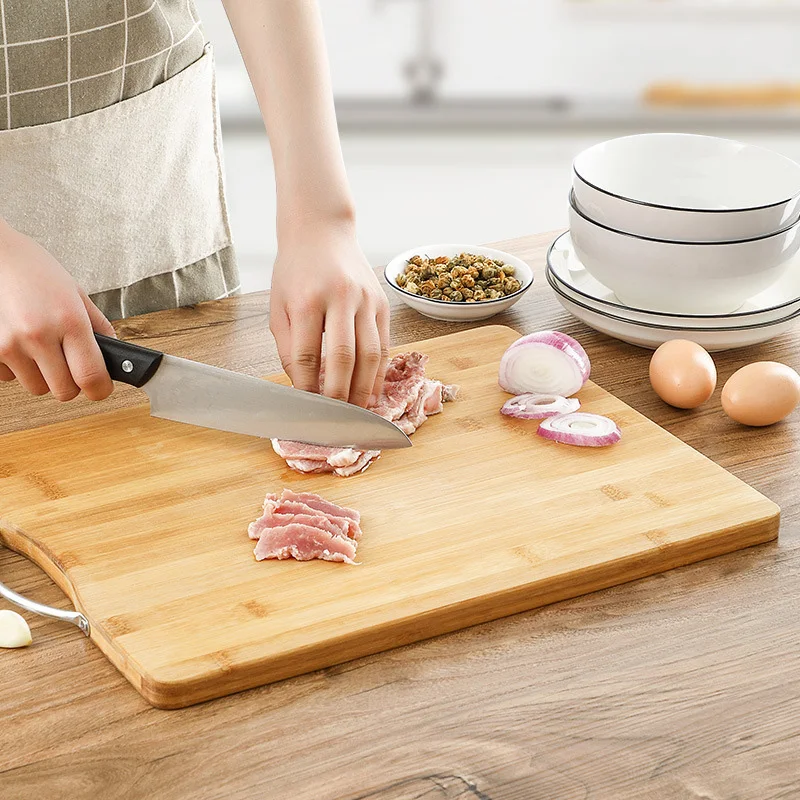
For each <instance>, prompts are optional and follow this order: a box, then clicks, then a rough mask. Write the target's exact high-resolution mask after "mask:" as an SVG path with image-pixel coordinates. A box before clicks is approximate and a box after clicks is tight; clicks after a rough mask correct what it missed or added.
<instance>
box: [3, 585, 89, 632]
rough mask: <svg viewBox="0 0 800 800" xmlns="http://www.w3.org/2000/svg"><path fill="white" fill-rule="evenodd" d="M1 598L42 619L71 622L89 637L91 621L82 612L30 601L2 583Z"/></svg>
mask: <svg viewBox="0 0 800 800" xmlns="http://www.w3.org/2000/svg"><path fill="white" fill-rule="evenodd" d="M0 597H4V598H5V599H6V600H8V602H9V603H13V604H14V605H15V606H19V607H20V608H24V609H25V610H26V611H30V612H32V613H33V614H39V615H40V616H42V617H50V618H51V619H57V620H60V621H61V622H69V623H70V624H72V625H75V626H76V627H78V628H80V629H81V630H82V631H83V632H84V634H85V635H86V636H88V635H89V630H90V629H89V620H88V619H86V617H84V616H83V614H81V613H80V611H65V610H63V609H61V608H53V607H52V606H46V605H43V604H42V603H37V602H36V601H35V600H29V599H28V598H27V597H23V596H22V595H21V594H17V593H16V592H15V591H12V590H11V589H9V588H8V586H6V585H5V584H4V583H0Z"/></svg>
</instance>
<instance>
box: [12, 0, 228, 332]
mask: <svg viewBox="0 0 800 800" xmlns="http://www.w3.org/2000/svg"><path fill="white" fill-rule="evenodd" d="M162 2H165V0H162ZM0 5H2V3H0ZM9 5H10V4H8V3H6V4H5V6H6V8H8V7H9ZM73 5H74V6H79V5H80V4H75V3H73ZM156 6H157V4H156V3H153V4H152V5H151V6H150V7H149V8H150V9H151V10H152V11H153V13H155V12H157V11H161V12H162V15H163V8H157V7H156ZM186 7H187V6H185V8H186ZM138 15H139V16H140V17H142V16H144V12H139V13H138ZM164 20H165V22H168V21H169V19H168V18H167V16H166V15H164ZM129 22H130V20H126V21H125V36H126V48H125V49H126V51H127V49H128V41H127V37H128V24H129ZM120 24H122V23H120ZM99 27H100V28H101V29H103V30H105V29H107V28H111V27H112V25H110V24H107V25H102V26H99ZM132 27H133V26H132V23H131V28H132ZM93 31H94V28H93V29H92V31H91V32H93ZM190 33H191V31H190ZM165 35H166V34H165ZM170 35H171V36H172V37H173V41H174V32H173V31H172V30H171V29H170ZM200 35H201V34H200ZM9 41H10V42H11V45H10V46H11V47H14V46H16V45H15V43H14V41H13V39H12V40H9ZM70 41H73V42H74V41H75V34H73V35H72V38H71V40H70ZM21 44H22V45H26V46H27V45H28V44H29V43H28V42H22V43H21ZM71 46H72V47H73V48H74V47H75V45H74V44H72V45H71ZM7 49H9V51H10V52H12V54H13V52H14V51H11V50H10V48H7ZM198 49H199V48H198ZM76 52H77V51H76ZM200 52H201V56H200V57H199V58H197V59H196V60H194V61H193V62H192V63H190V64H189V66H186V67H184V68H182V69H181V70H180V71H179V72H177V74H174V75H173V76H171V77H167V78H166V79H165V80H162V81H161V82H159V83H158V84H157V85H155V86H154V87H153V88H149V89H147V90H144V91H141V92H140V93H138V94H135V95H134V96H130V97H127V98H125V99H122V100H121V101H119V102H114V103H112V104H111V105H106V106H105V107H102V108H97V109H95V110H91V111H88V112H87V113H81V114H78V115H77V116H68V117H67V118H65V119H59V120H56V121H53V122H46V123H42V124H33V125H28V126H25V127H14V121H15V118H18V116H19V115H17V114H16V110H17V109H24V107H23V106H21V105H20V104H19V103H18V101H19V99H20V98H22V99H26V98H25V97H24V95H25V94H26V91H25V89H24V88H23V89H21V90H20V89H17V90H16V91H14V85H13V84H11V85H9V84H7V87H6V89H7V93H8V95H7V98H6V99H8V100H9V102H8V108H7V112H8V122H9V124H8V125H7V126H5V127H6V130H0V198H2V200H0V213H2V215H3V216H4V217H5V218H6V219H7V221H8V222H9V224H11V225H12V226H13V227H15V228H17V229H18V230H21V231H23V232H25V233H27V234H28V235H30V236H32V237H33V238H35V239H36V240H37V241H39V242H40V243H41V244H43V245H44V246H45V247H46V248H47V249H48V250H49V251H50V252H51V253H53V255H54V256H55V257H56V258H58V259H59V261H60V262H61V263H62V264H63V266H64V267H65V268H66V269H67V270H68V271H69V272H70V273H72V275H73V276H74V277H75V278H76V280H77V281H78V283H79V284H80V285H81V286H82V287H83V288H84V289H85V291H86V292H87V293H89V294H90V295H91V296H92V297H93V299H95V300H96V301H97V302H98V303H99V305H100V306H101V308H102V309H103V310H104V311H105V312H106V313H107V314H108V315H109V316H110V317H112V318H115V317H119V316H125V315H130V314H132V313H141V312H143V311H148V310H154V309H155V308H159V307H169V306H175V305H179V304H185V303H194V302H199V301H200V300H205V299H212V298H213V297H216V296H220V295H224V294H228V293H231V292H232V291H235V289H236V288H237V287H236V286H235V285H232V284H234V282H235V281H236V271H235V262H234V260H233V253H232V249H231V235H230V227H229V224H228V217H227V209H226V204H225V195H224V179H223V164H222V152H221V140H220V129H219V116H218V108H217V98H216V93H215V83H214V70H213V56H212V52H211V48H210V46H209V45H206V46H205V47H204V48H203V49H202V50H201V51H200ZM168 57H169V54H168ZM150 58H152V57H151V56H148V57H146V58H145V59H142V61H147V60H149V59H150ZM73 63H75V62H74V61H73ZM123 63H124V64H125V65H126V68H127V69H128V70H129V72H128V75H129V80H133V79H135V73H134V71H133V70H134V65H133V62H131V63H130V64H128V62H127V61H125V62H123ZM116 71H117V72H118V70H116ZM124 72H125V70H124V69H123V70H122V73H123V74H122V75H118V76H114V77H115V78H116V80H119V79H120V78H121V85H122V90H121V91H120V95H122V94H123V91H124V85H125V77H124ZM163 72H164V75H167V65H166V64H165V65H164V70H163ZM73 74H74V73H73ZM103 74H104V75H107V74H108V73H107V72H105V73H103ZM145 77H146V78H147V79H148V80H149V79H151V76H145ZM68 78H69V74H68ZM76 86H77V83H75V84H73V85H71V86H69V87H68V90H69V105H70V106H71V108H70V109H69V110H70V113H73V112H74V110H75V108H74V106H75V105H76V104H77V100H78V98H79V97H80V93H79V92H78V91H77V90H76V88H75V87H76ZM37 91H39V90H37ZM48 91H49V90H48ZM42 96H43V97H44V94H43V95H42ZM11 100H13V103H12V102H11ZM2 110H3V109H2V105H0V116H2ZM12 113H13V114H14V117H12ZM195 273H196V276H195ZM195 277H196V278H199V280H196V279H195ZM126 294H130V298H131V300H132V301H133V300H135V302H130V303H128V305H129V306H131V305H133V306H135V307H134V308H130V307H129V308H125V305H126V304H125V297H126ZM181 295H183V296H181ZM104 306H105V307H104Z"/></svg>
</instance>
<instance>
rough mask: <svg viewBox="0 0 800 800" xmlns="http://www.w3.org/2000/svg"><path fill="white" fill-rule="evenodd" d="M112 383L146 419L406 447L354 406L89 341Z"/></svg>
mask: <svg viewBox="0 0 800 800" xmlns="http://www.w3.org/2000/svg"><path fill="white" fill-rule="evenodd" d="M95 339H96V340H97V343H98V345H99V346H100V351H101V352H102V354H103V359H104V360H105V363H106V368H107V369H108V372H109V375H110V376H111V378H112V380H115V381H120V382H121V383H127V384H129V385H130V386H135V387H137V388H140V389H143V390H144V392H145V393H146V394H147V396H148V397H149V398H150V414H151V416H154V417H161V418H164V419H170V420H174V421H175V422H184V423H187V424H189V425H198V426H200V427H203V428H215V429H217V430H221V431H229V432H231V433H241V434H245V435H248V436H259V437H262V438H267V439H289V440H291V441H296V442H305V443H308V444H316V445H323V446H327V447H352V448H354V449H356V450H385V449H391V448H401V447H410V446H411V440H410V439H409V438H408V436H406V435H405V434H404V433H403V432H402V431H401V430H400V429H399V428H398V427H397V426H396V425H394V424H392V423H391V422H389V421H388V420H386V419H384V418H383V417H380V416H378V415H377V414H374V413H373V412H372V411H367V410H366V409H364V408H360V407H359V406H355V405H352V404H350V403H345V402H343V401H341V400H333V399H332V398H330V397H323V396H322V395H319V394H314V393H312V392H304V391H301V390H300V389H293V388H290V387H288V386H281V385H280V384H277V383H272V381H265V380H261V379H259V378H253V377H251V376H249V375H242V374H240V373H238V372H231V371H230V370H227V369H220V368H219V367H212V366H210V365H209V364H201V363H199V362H197V361H190V360H188V359H185V358H178V357H177V356H171V355H167V354H165V353H161V352H159V351H158V350H151V349H150V348H147V347H142V346H141V345H136V344H132V343H131V342H124V341H121V340H119V339H113V338H111V337H108V336H102V335H101V334H95Z"/></svg>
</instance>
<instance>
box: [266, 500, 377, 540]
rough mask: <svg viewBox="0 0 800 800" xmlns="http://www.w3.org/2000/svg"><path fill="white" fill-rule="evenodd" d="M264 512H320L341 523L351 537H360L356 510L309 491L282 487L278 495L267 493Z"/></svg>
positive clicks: (267, 513) (358, 515)
mask: <svg viewBox="0 0 800 800" xmlns="http://www.w3.org/2000/svg"><path fill="white" fill-rule="evenodd" d="M264 514H265V515H269V514H311V515H319V514H321V515H323V516H325V517H327V518H328V519H329V520H331V521H333V522H335V523H336V524H341V525H342V526H343V528H344V529H345V532H346V534H347V535H348V536H349V537H350V538H351V539H355V540H356V541H358V540H359V539H360V538H361V527H360V525H359V521H360V519H361V515H360V514H359V513H358V511H354V510H353V509H352V508H346V507H344V506H337V505H336V503H331V502H329V501H328V500H324V499H323V498H321V497H320V496H319V495H316V494H311V493H310V492H301V493H297V492H293V491H291V490H290V489H284V490H283V493H282V494H281V496H280V497H278V495H267V500H265V501H264Z"/></svg>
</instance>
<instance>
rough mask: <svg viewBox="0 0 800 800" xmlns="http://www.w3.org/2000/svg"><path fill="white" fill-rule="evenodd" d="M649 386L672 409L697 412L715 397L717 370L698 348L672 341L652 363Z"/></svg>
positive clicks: (684, 341) (684, 342)
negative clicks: (685, 409) (713, 395)
mask: <svg viewBox="0 0 800 800" xmlns="http://www.w3.org/2000/svg"><path fill="white" fill-rule="evenodd" d="M650 385H651V386H652V387H653V390H654V391H655V393H656V394H657V395H658V396H659V397H660V398H661V399H662V400H663V401H664V402H665V403H669V404H670V405H671V406H675V407H676V408H697V407H698V406H701V405H703V403H705V401H706V400H708V398H709V397H711V395H712V394H714V388H715V387H716V385H717V368H716V367H715V366H714V360H713V359H712V358H711V356H710V355H709V354H708V352H707V351H706V350H704V349H703V348H702V347H700V345H699V344H697V343H695V342H690V341H688V340H687V339H671V340H670V341H668V342H664V344H662V345H661V347H659V348H658V350H656V351H655V353H653V357H652V358H651V359H650Z"/></svg>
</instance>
